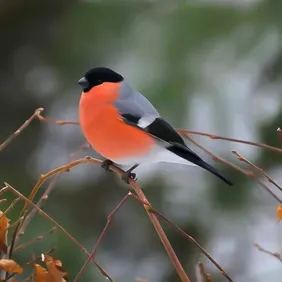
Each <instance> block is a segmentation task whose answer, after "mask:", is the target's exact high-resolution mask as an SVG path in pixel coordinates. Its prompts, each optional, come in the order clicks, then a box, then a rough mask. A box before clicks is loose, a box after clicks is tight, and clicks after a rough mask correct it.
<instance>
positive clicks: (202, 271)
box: [197, 262, 212, 282]
mask: <svg viewBox="0 0 282 282" xmlns="http://www.w3.org/2000/svg"><path fill="white" fill-rule="evenodd" d="M197 268H198V271H199V275H200V277H201V280H200V281H201V282H212V277H211V275H210V274H208V273H207V272H206V268H205V265H204V264H203V263H202V262H199V263H198V264H197Z"/></svg>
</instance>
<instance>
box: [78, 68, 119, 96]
mask: <svg viewBox="0 0 282 282" xmlns="http://www.w3.org/2000/svg"><path fill="white" fill-rule="evenodd" d="M121 81H123V77H122V76H121V75H120V74H118V73H116V72H115V71H113V70H111V69H109V68H104V67H99V68H93V69H91V70H89V71H87V72H86V74H85V75H84V77H82V78H81V79H80V80H79V81H78V84H79V85H81V86H82V88H83V91H84V92H88V91H89V90H91V88H92V87H95V86H97V85H100V84H102V83H104V82H113V83H117V82H121Z"/></svg>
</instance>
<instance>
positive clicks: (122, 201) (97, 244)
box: [73, 192, 132, 282]
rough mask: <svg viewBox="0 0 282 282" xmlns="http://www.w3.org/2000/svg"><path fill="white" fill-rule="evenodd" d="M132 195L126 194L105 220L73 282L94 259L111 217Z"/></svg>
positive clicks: (75, 281)
mask: <svg viewBox="0 0 282 282" xmlns="http://www.w3.org/2000/svg"><path fill="white" fill-rule="evenodd" d="M131 195H132V193H131V192H128V193H127V194H126V195H125V196H124V197H123V198H122V200H121V201H120V202H119V203H118V205H117V206H116V207H115V208H114V210H113V211H112V212H111V213H110V214H109V216H108V219H107V223H106V225H105V227H104V229H103V231H102V233H101V235H100V237H99V239H98V241H97V243H96V244H95V246H94V249H93V251H92V252H91V254H90V256H89V257H88V259H87V260H86V261H85V263H84V264H83V266H82V267H81V269H80V271H79V272H78V274H77V275H76V277H75V279H74V281H73V282H77V281H78V279H79V278H80V276H81V275H82V273H83V272H84V270H85V269H86V266H87V264H88V263H89V262H90V260H91V259H95V256H96V252H97V250H98V248H99V246H100V245H101V244H102V241H103V239H104V237H105V235H106V233H107V230H108V228H109V226H110V224H111V222H112V219H113V217H114V216H115V214H116V213H117V212H118V210H119V209H120V208H121V207H122V205H123V204H124V203H125V202H126V200H127V199H128V198H129V197H130V196H131Z"/></svg>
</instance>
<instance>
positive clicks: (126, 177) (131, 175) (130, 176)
mask: <svg viewBox="0 0 282 282" xmlns="http://www.w3.org/2000/svg"><path fill="white" fill-rule="evenodd" d="M135 178H136V173H133V172H130V171H127V172H125V173H124V174H123V175H122V176H121V179H122V180H123V181H124V182H125V183H127V184H129V180H130V179H133V180H135Z"/></svg>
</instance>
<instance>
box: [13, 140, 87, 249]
mask: <svg viewBox="0 0 282 282" xmlns="http://www.w3.org/2000/svg"><path fill="white" fill-rule="evenodd" d="M88 146H89V144H88V143H85V144H83V145H82V146H80V147H79V148H78V150H76V151H75V152H73V153H71V154H70V157H69V160H68V162H70V161H71V160H72V158H73V157H75V156H76V155H77V154H79V153H80V152H82V151H84V150H85V149H86V148H87V147H88ZM65 172H66V171H62V172H60V173H58V174H56V175H55V176H54V179H52V181H51V182H50V183H49V185H48V186H47V188H46V190H45V191H44V193H43V195H42V197H40V199H39V200H38V202H37V203H36V206H37V207H41V205H42V204H43V202H44V201H46V200H47V199H48V196H49V195H50V193H51V192H52V190H53V189H54V188H55V186H56V184H57V183H58V181H59V180H60V178H61V176H62V175H63V173H65ZM36 213H37V210H36V209H35V208H33V209H32V210H31V211H30V213H29V214H28V215H27V216H26V217H25V219H24V221H23V222H22V226H21V228H20V231H19V232H18V234H17V236H16V239H15V243H17V241H18V239H19V237H20V236H21V235H23V234H24V231H25V230H26V228H27V226H28V225H29V223H30V222H31V220H32V218H33V217H34V216H35V215H36Z"/></svg>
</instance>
